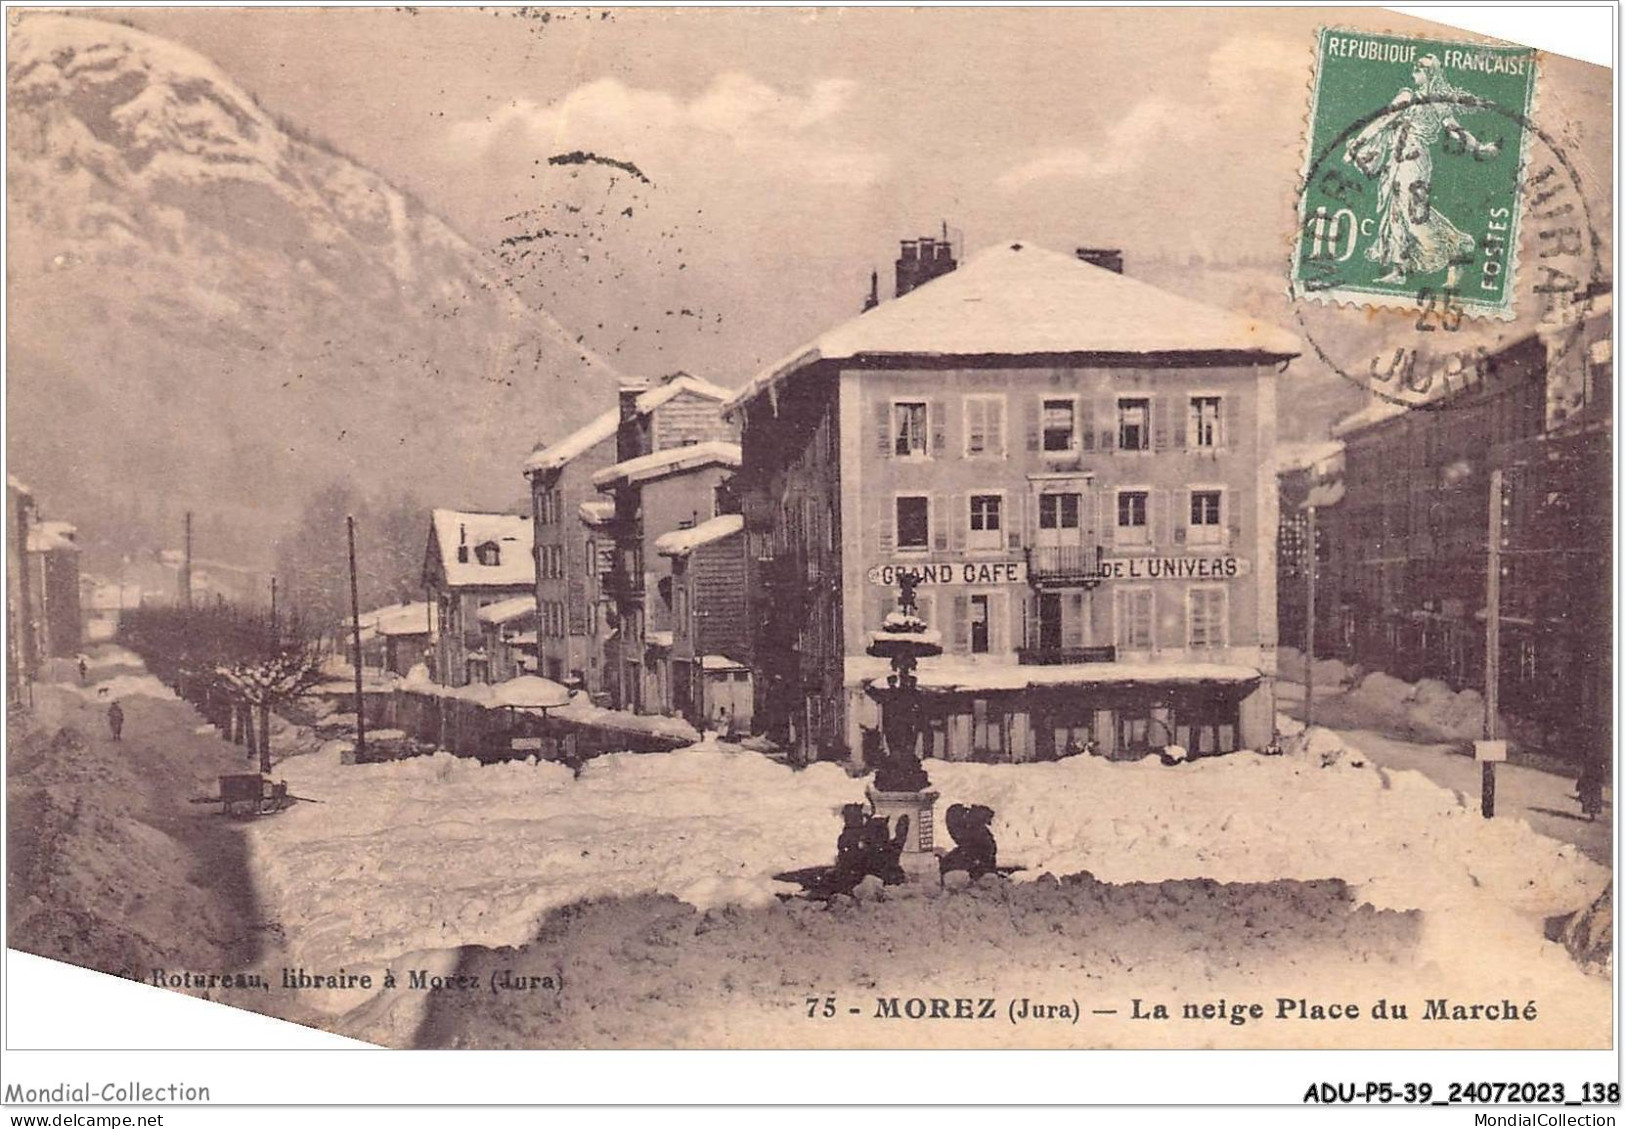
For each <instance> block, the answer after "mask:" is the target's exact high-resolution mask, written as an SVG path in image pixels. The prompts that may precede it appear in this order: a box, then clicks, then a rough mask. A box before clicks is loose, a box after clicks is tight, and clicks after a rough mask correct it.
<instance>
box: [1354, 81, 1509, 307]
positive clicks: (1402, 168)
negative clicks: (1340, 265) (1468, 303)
mask: <svg viewBox="0 0 1625 1129" xmlns="http://www.w3.org/2000/svg"><path fill="white" fill-rule="evenodd" d="M1411 78H1412V81H1413V82H1414V83H1415V89H1414V90H1413V89H1409V88H1407V89H1404V90H1401V91H1400V92H1399V93H1398V94H1397V95H1395V96H1394V100H1393V101H1392V102H1391V103H1390V104H1389V108H1388V110H1387V111H1385V112H1384V113H1383V114H1382V115H1381V116H1379V117H1378V118H1377V119H1376V120H1375V121H1373V122H1371V124H1369V125H1367V126H1366V127H1365V128H1364V129H1362V130H1361V131H1360V132H1359V133H1358V134H1356V135H1355V137H1354V138H1353V139H1352V140H1351V141H1349V143H1348V145H1347V146H1346V147H1345V148H1344V151H1343V160H1344V161H1347V162H1351V163H1353V164H1354V165H1355V166H1357V167H1358V168H1359V169H1360V171H1361V172H1363V173H1365V174H1366V175H1367V176H1369V177H1372V178H1376V179H1377V180H1378V186H1377V217H1378V218H1377V237H1376V240H1375V242H1373V243H1372V244H1371V246H1369V247H1367V248H1366V250H1365V255H1366V258H1368V259H1370V260H1371V261H1372V262H1374V263H1380V264H1382V265H1383V266H1385V267H1387V268H1388V273H1387V274H1385V275H1383V277H1382V278H1381V279H1379V280H1378V281H1379V282H1404V281H1405V279H1406V276H1407V275H1412V274H1424V275H1426V274H1435V273H1437V272H1439V271H1441V270H1442V271H1445V272H1446V274H1445V282H1444V284H1445V287H1446V288H1451V289H1453V288H1454V287H1455V286H1456V284H1457V282H1458V278H1459V275H1460V273H1461V265H1462V264H1463V263H1465V262H1469V261H1471V256H1472V254H1473V251H1474V250H1475V248H1476V246H1477V244H1476V242H1475V240H1474V239H1473V237H1472V236H1471V235H1469V234H1467V233H1466V232H1465V231H1462V230H1461V229H1460V228H1458V227H1457V226H1456V225H1455V224H1454V223H1452V222H1451V221H1450V220H1449V218H1447V217H1446V216H1445V214H1444V213H1443V212H1441V211H1439V210H1438V209H1437V208H1436V207H1434V206H1433V200H1432V197H1433V146H1434V145H1435V144H1436V143H1437V142H1438V141H1439V139H1440V138H1441V137H1444V136H1448V137H1449V138H1451V139H1452V144H1450V145H1447V146H1446V151H1447V152H1449V151H1452V150H1453V149H1454V147H1455V146H1456V145H1459V146H1460V149H1459V150H1456V151H1459V152H1461V153H1464V154H1465V155H1467V156H1470V157H1472V158H1473V159H1474V160H1479V161H1485V160H1490V159H1492V158H1493V157H1495V156H1496V155H1497V154H1498V153H1499V152H1500V146H1499V145H1498V144H1497V143H1496V142H1493V141H1488V142H1483V141H1479V140H1478V139H1477V138H1476V137H1474V136H1473V135H1472V134H1471V133H1469V132H1467V130H1465V129H1463V128H1462V126H1461V123H1460V122H1458V121H1457V120H1456V112H1457V108H1458V105H1459V104H1469V105H1470V104H1471V103H1472V102H1473V101H1474V99H1473V96H1472V95H1470V94H1468V93H1467V92H1466V91H1464V90H1461V89H1460V88H1458V87H1456V86H1454V85H1452V84H1451V82H1450V80H1449V79H1447V78H1445V75H1444V67H1443V66H1442V65H1441V64H1440V62H1439V59H1438V56H1436V55H1424V56H1422V58H1420V59H1418V60H1417V61H1416V67H1415V69H1414V70H1412V71H1411Z"/></svg>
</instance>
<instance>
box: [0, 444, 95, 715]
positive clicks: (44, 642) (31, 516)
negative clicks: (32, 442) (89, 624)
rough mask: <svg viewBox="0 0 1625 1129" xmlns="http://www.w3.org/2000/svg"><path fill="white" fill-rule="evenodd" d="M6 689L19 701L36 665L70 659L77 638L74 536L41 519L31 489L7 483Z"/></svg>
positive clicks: (66, 528)
mask: <svg viewBox="0 0 1625 1129" xmlns="http://www.w3.org/2000/svg"><path fill="white" fill-rule="evenodd" d="M6 514H7V519H8V520H7V521H6V560H7V561H9V562H12V564H11V566H10V567H8V568H7V569H6V613H7V614H6V625H7V627H6V657H7V660H8V661H7V665H6V669H7V671H8V686H7V691H8V694H9V695H10V700H11V701H13V702H15V701H18V700H19V697H18V695H19V694H20V692H21V691H22V688H23V686H24V683H25V682H27V681H32V680H33V679H35V678H36V677H38V673H39V670H40V665H41V663H43V662H45V661H46V660H48V659H53V658H71V657H73V656H74V655H76V654H77V653H78V652H79V647H80V640H81V626H82V625H81V613H80V591H79V590H80V577H79V535H78V531H77V530H76V529H75V528H74V526H73V525H71V524H69V523H68V522H65V521H55V520H48V519H46V518H45V517H44V516H43V513H42V511H41V507H40V503H39V501H38V499H37V498H36V497H35V494H34V491H33V490H32V489H31V488H29V487H28V486H27V485H26V484H25V483H23V482H22V481H20V480H19V479H17V478H15V477H12V476H8V477H7V479H6Z"/></svg>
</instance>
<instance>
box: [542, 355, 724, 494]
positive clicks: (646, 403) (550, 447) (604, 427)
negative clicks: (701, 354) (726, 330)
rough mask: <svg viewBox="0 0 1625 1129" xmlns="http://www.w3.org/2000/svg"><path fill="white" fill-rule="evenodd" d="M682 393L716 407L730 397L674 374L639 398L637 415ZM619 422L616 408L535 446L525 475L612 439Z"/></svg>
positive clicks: (552, 466)
mask: <svg viewBox="0 0 1625 1129" xmlns="http://www.w3.org/2000/svg"><path fill="white" fill-rule="evenodd" d="M684 392H692V393H693V394H694V395H696V396H702V397H704V398H705V399H707V400H715V401H716V402H717V403H719V404H720V403H721V402H722V401H724V400H726V399H727V398H728V397H729V396H730V395H731V393H730V392H729V391H728V390H727V389H726V388H722V387H720V386H718V385H715V384H712V383H711V382H710V381H709V380H701V379H700V378H699V377H697V376H690V375H688V373H686V372H679V373H674V374H673V375H672V376H670V377H669V378H667V380H666V381H665V382H664V383H662V384H660V385H657V386H656V387H654V388H651V389H649V391H647V392H645V393H643V394H642V395H641V396H639V397H638V414H639V415H647V414H648V413H649V412H652V411H654V410H655V409H656V408H658V407H660V406H661V405H662V404H666V403H670V402H671V401H672V400H675V399H676V398H677V397H678V396H681V395H682V394H683V393H684ZM620 422H621V410H620V407H619V406H618V405H617V406H616V407H613V408H611V409H610V410H609V411H607V412H605V413H604V414H603V415H601V416H597V417H595V418H594V419H593V420H592V422H591V423H588V424H586V425H584V426H582V427H580V428H578V429H577V430H575V431H572V432H571V433H570V434H569V435H566V436H565V437H564V438H563V439H560V440H559V441H558V442H557V443H548V444H538V445H537V447H536V450H535V451H533V452H531V456H530V458H528V459H526V460H525V473H526V474H535V473H536V472H538V471H544V470H558V469H559V468H560V467H562V466H564V465H565V464H566V463H568V462H570V460H572V459H575V458H579V457H580V456H581V455H584V454H586V453H587V452H588V451H590V450H592V449H593V448H594V447H596V446H598V444H600V443H603V442H605V441H606V440H610V439H613V438H615V430H616V428H617V427H619V426H620Z"/></svg>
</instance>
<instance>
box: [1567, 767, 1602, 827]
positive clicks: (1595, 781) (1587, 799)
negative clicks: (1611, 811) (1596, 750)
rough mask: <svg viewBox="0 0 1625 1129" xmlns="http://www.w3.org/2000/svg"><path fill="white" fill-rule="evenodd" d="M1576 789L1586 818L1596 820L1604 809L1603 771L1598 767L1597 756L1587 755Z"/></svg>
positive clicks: (1576, 782) (1581, 809)
mask: <svg viewBox="0 0 1625 1129" xmlns="http://www.w3.org/2000/svg"><path fill="white" fill-rule="evenodd" d="M1574 791H1575V793H1576V795H1577V797H1578V799H1579V801H1580V811H1581V813H1582V814H1584V816H1585V817H1586V819H1588V820H1594V819H1596V818H1597V813H1598V812H1600V811H1602V772H1601V771H1600V770H1599V769H1598V766H1597V758H1596V757H1589V756H1588V757H1587V758H1586V762H1585V766H1584V767H1583V768H1581V769H1580V779H1578V780H1576V781H1575V782H1574Z"/></svg>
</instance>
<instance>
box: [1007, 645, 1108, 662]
mask: <svg viewBox="0 0 1625 1129" xmlns="http://www.w3.org/2000/svg"><path fill="white" fill-rule="evenodd" d="M1116 661H1117V648H1116V647H1112V646H1106V647H1017V648H1016V662H1018V663H1020V664H1021V665H1022V666H1066V665H1068V664H1071V663H1110V662H1116Z"/></svg>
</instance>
